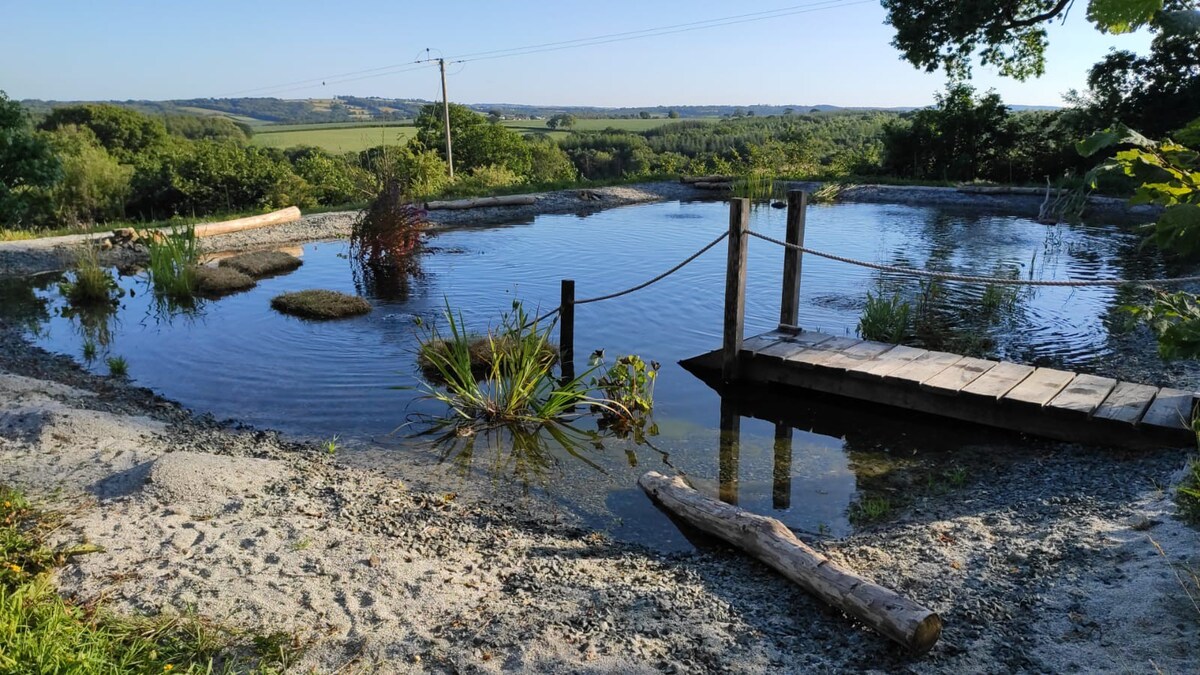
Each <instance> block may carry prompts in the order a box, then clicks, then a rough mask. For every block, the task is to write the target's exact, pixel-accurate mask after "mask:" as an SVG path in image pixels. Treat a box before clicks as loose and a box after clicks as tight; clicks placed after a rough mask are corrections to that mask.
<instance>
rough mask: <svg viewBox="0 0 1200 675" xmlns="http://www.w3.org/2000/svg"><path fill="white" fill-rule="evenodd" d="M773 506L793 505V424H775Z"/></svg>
mask: <svg viewBox="0 0 1200 675" xmlns="http://www.w3.org/2000/svg"><path fill="white" fill-rule="evenodd" d="M771 474H772V478H773V483H772V486H771V506H772V507H773V508H775V509H786V508H790V507H791V506H792V426H791V425H790V424H784V423H783V422H779V423H776V424H775V467H774V469H773V471H772V472H771Z"/></svg>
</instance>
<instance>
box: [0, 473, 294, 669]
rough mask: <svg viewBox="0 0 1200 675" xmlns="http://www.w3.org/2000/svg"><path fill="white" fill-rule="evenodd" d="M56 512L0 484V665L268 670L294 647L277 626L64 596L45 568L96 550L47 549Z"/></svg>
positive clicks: (282, 663)
mask: <svg viewBox="0 0 1200 675" xmlns="http://www.w3.org/2000/svg"><path fill="white" fill-rule="evenodd" d="M57 520H58V519H57V518H56V517H55V516H54V515H53V514H48V513H44V512H40V511H38V510H36V509H34V508H32V506H31V505H30V504H29V502H28V501H27V500H26V499H25V498H24V497H23V496H22V495H21V494H19V493H17V492H15V491H13V490H10V489H8V488H5V487H2V486H0V673H233V672H243V673H244V672H250V673H277V672H283V671H285V670H286V669H287V668H288V667H289V666H290V665H291V664H292V663H293V662H294V661H295V658H296V657H297V656H298V654H299V648H298V647H297V646H296V643H295V641H294V640H293V639H292V638H291V636H288V635H285V634H272V635H265V636H263V635H247V634H244V633H240V632H237V631H233V630H230V629H228V628H225V627H221V626H218V625H217V624H215V623H213V622H211V621H207V620H205V619H203V618H201V617H198V616H196V615H194V614H184V615H179V616H165V615H164V616H157V617H129V616H120V615H117V614H115V613H113V612H111V611H108V610H106V609H105V608H104V607H102V606H98V605H78V604H75V603H72V602H70V601H68V600H66V599H64V598H63V597H61V596H60V595H59V594H58V592H57V591H56V590H55V588H54V584H53V583H52V581H51V579H50V574H51V573H52V572H53V570H54V568H56V567H58V566H60V565H62V564H64V563H66V562H67V561H68V560H69V559H70V558H72V557H74V556H77V555H84V554H99V553H100V552H99V551H98V550H97V549H96V548H95V547H90V548H89V547H82V546H80V547H75V548H72V549H58V550H55V549H51V548H49V547H48V546H47V545H46V543H45V539H46V536H47V535H48V533H49V532H50V531H51V530H52V529H54V528H55V527H56V526H57V525H58V522H57Z"/></svg>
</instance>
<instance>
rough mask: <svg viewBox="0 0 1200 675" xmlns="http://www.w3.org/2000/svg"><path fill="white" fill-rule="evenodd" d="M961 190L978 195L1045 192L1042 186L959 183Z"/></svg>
mask: <svg viewBox="0 0 1200 675" xmlns="http://www.w3.org/2000/svg"><path fill="white" fill-rule="evenodd" d="M955 189H956V190H958V191H959V192H965V193H967V194H977V195H1038V196H1039V197H1040V196H1041V195H1042V193H1043V192H1045V189H1043V188H1040V187H1013V186H1010V185H959V186H958V187H956V188H955Z"/></svg>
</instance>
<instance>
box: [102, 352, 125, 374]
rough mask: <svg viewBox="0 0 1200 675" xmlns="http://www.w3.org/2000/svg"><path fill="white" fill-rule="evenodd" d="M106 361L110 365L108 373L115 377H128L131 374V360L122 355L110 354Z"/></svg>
mask: <svg viewBox="0 0 1200 675" xmlns="http://www.w3.org/2000/svg"><path fill="white" fill-rule="evenodd" d="M104 363H105V364H106V365H108V374H109V375H111V376H113V377H122V378H123V377H126V376H128V375H129V362H128V361H126V360H125V358H124V357H122V356H110V357H108V358H107V359H106V360H105V361H104Z"/></svg>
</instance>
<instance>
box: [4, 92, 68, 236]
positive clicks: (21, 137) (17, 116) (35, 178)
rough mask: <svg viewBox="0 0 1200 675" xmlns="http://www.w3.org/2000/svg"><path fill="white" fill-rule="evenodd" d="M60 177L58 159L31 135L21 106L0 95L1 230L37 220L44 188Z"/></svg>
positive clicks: (46, 146) (42, 201) (27, 120)
mask: <svg viewBox="0 0 1200 675" xmlns="http://www.w3.org/2000/svg"><path fill="white" fill-rule="evenodd" d="M60 176H61V167H60V164H59V161H58V158H57V157H55V156H54V152H53V150H52V149H51V147H50V143H49V142H48V141H47V140H46V139H45V138H43V137H40V136H36V135H34V134H33V131H32V129H31V128H30V124H29V119H28V117H27V115H26V114H25V111H24V110H23V109H22V108H21V104H20V103H17V102H16V101H13V100H10V99H9V98H8V95H7V94H5V93H4V92H3V91H0V227H14V228H15V227H21V226H25V225H28V224H29V223H30V222H31V221H33V220H36V219H37V216H38V214H37V210H38V206H39V204H43V205H44V193H43V192H41V191H43V190H44V189H46V188H49V187H51V186H52V185H54V183H55V182H57V181H58V179H59V177H60Z"/></svg>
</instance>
